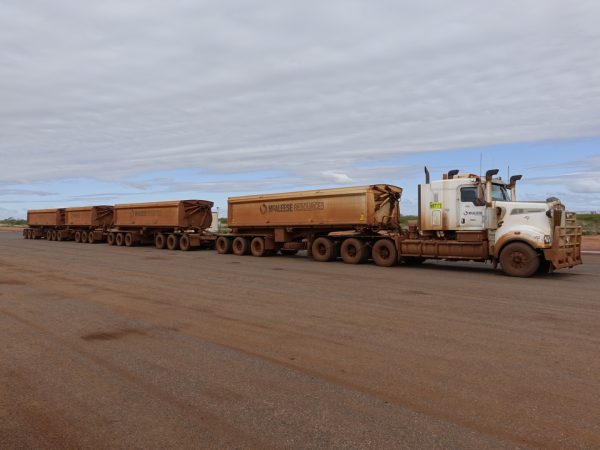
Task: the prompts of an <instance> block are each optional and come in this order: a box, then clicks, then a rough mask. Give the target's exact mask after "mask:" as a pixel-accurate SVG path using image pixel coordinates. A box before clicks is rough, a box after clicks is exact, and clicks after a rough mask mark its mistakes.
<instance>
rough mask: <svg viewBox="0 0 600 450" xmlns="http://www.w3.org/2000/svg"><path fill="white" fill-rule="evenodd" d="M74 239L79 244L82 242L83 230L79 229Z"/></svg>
mask: <svg viewBox="0 0 600 450" xmlns="http://www.w3.org/2000/svg"><path fill="white" fill-rule="evenodd" d="M73 239H74V240H75V242H77V243H78V244H79V243H80V242H81V231H79V230H77V231H76V232H75V236H74V237H73Z"/></svg>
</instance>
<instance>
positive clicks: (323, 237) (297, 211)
mask: <svg viewBox="0 0 600 450" xmlns="http://www.w3.org/2000/svg"><path fill="white" fill-rule="evenodd" d="M425 173H426V177H425V178H426V179H425V183H424V184H421V185H419V187H418V188H419V190H418V192H419V199H418V205H419V215H418V220H417V221H416V222H415V223H410V224H409V228H408V231H404V230H402V229H401V227H400V224H399V219H400V208H399V199H400V196H401V194H402V189H401V188H399V187H396V186H391V185H386V184H379V185H371V186H362V187H352V188H341V189H324V190H314V191H304V192H290V193H284V194H268V195H252V196H244V197H232V198H230V199H229V202H228V226H229V227H230V228H231V233H229V234H226V235H221V236H219V238H218V239H217V242H216V250H217V252H219V253H221V254H225V253H234V254H236V255H247V254H252V255H254V256H265V255H269V254H272V253H274V252H277V251H280V252H281V253H282V254H293V253H295V252H297V251H298V250H301V249H302V250H307V251H308V254H309V255H312V257H313V258H314V259H315V260H316V261H334V260H336V259H337V258H338V257H341V259H342V260H343V261H344V262H346V263H350V264H359V263H363V262H366V261H367V260H369V259H372V260H373V262H374V263H375V264H377V265H379V266H386V267H389V266H393V265H395V264H398V263H401V262H404V263H408V264H415V263H420V262H422V261H424V260H426V259H441V260H446V261H481V262H484V261H491V262H492V264H493V265H494V267H496V266H497V265H498V264H500V266H501V268H502V271H503V272H504V273H505V274H507V275H511V276H518V277H528V276H531V275H533V274H535V273H536V272H552V271H554V270H558V269H562V268H565V267H573V266H575V265H577V264H581V262H582V261H581V227H579V226H577V225H576V217H575V214H574V213H570V212H566V211H565V207H564V206H563V204H562V203H561V202H560V201H559V200H558V199H556V198H549V199H548V200H546V201H545V202H519V201H517V197H516V183H517V181H519V180H520V179H521V176H520V175H517V176H513V177H511V180H510V182H509V183H505V182H504V181H503V180H502V179H501V178H495V176H496V175H497V174H498V170H496V169H494V170H490V171H488V172H487V173H486V175H485V178H482V177H480V176H478V175H474V174H459V171H458V170H451V171H450V172H448V173H447V174H445V175H444V177H443V179H442V180H439V181H434V182H431V181H430V176H429V171H428V170H427V168H425Z"/></svg>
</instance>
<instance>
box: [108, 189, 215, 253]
mask: <svg viewBox="0 0 600 450" xmlns="http://www.w3.org/2000/svg"><path fill="white" fill-rule="evenodd" d="M212 206H213V202H210V201H207V200H177V201H168V202H152V203H131V204H118V205H115V206H114V216H113V226H112V228H110V230H108V243H109V244H116V245H127V246H131V245H135V244H137V243H149V242H154V244H155V245H156V246H157V247H158V248H169V249H173V250H174V249H177V248H181V249H182V250H188V249H190V248H192V247H199V246H210V245H211V244H212V243H213V242H214V240H215V239H216V236H214V235H212V234H210V233H208V232H207V231H206V230H207V229H208V228H209V227H210V225H211V223H212V211H211V208H212Z"/></svg>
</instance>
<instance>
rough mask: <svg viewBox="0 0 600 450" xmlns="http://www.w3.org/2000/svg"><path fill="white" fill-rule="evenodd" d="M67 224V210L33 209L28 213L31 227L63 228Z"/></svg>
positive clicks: (28, 223) (28, 221)
mask: <svg viewBox="0 0 600 450" xmlns="http://www.w3.org/2000/svg"><path fill="white" fill-rule="evenodd" d="M64 224H65V209H64V208H54V209H31V210H29V211H27V225H28V226H29V227H61V226H64Z"/></svg>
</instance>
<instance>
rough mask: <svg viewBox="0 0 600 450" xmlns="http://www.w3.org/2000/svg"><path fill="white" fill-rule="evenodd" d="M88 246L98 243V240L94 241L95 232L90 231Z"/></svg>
mask: <svg viewBox="0 0 600 450" xmlns="http://www.w3.org/2000/svg"><path fill="white" fill-rule="evenodd" d="M87 241H88V244H93V243H94V242H96V239H94V232H93V231H89V232H88V240H87Z"/></svg>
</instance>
